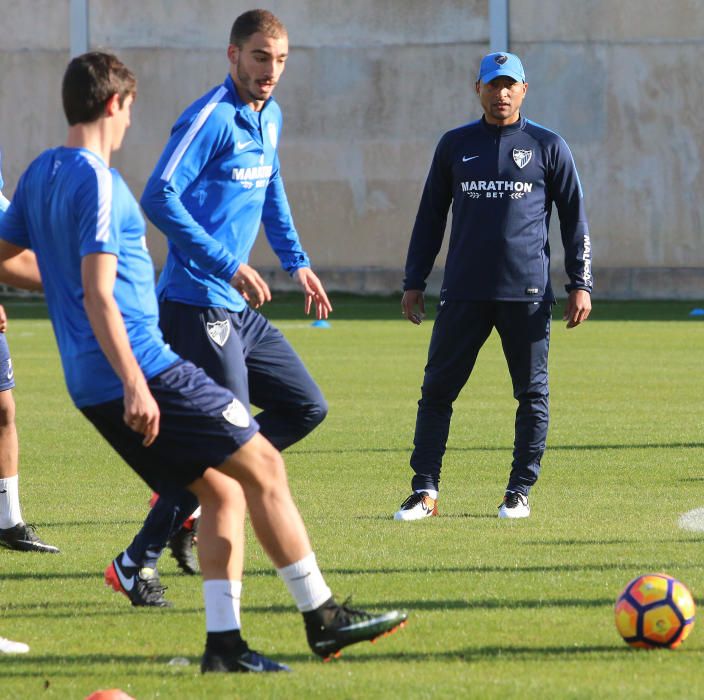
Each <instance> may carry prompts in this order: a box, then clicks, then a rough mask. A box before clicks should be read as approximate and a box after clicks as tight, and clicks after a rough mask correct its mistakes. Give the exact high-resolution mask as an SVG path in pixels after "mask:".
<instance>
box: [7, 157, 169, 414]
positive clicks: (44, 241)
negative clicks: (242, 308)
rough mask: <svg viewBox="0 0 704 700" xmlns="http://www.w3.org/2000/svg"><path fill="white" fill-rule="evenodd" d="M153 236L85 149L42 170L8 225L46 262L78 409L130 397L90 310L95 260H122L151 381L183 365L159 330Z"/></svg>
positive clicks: (112, 173)
mask: <svg viewBox="0 0 704 700" xmlns="http://www.w3.org/2000/svg"><path fill="white" fill-rule="evenodd" d="M144 234H145V223H144V219H143V217H142V215H141V213H140V211H139V206H138V205H137V202H136V200H135V198H134V197H133V196H132V194H131V192H130V191H129V189H128V187H127V185H126V184H125V182H124V180H123V179H122V178H121V177H120V174H119V173H118V172H117V171H116V170H114V169H110V168H108V167H107V166H106V165H105V163H104V162H103V160H102V159H101V158H100V157H99V156H97V155H95V154H94V153H92V152H91V151H88V150H86V149H82V148H65V147H59V148H55V149H51V150H48V151H45V152H44V153H43V154H42V155H40V156H39V157H38V158H37V159H36V160H34V162H32V164H31V165H30V166H29V168H28V169H27V170H26V172H25V173H24V174H23V175H22V177H21V178H20V181H19V183H18V185H17V190H16V191H15V194H14V196H13V197H12V201H11V203H10V206H9V208H8V210H7V211H6V212H5V216H4V217H3V219H2V221H0V238H2V239H4V240H6V241H9V242H10V243H13V244H14V245H17V246H20V247H22V248H31V249H32V250H33V251H34V253H35V254H36V256H37V263H38V265H39V271H40V272H41V276H42V283H43V286H44V292H45V294H46V299H47V304H48V307H49V315H50V317H51V321H52V325H53V327H54V333H55V334H56V340H57V344H58V346H59V353H60V354H61V361H62V364H63V368H64V374H65V377H66V384H67V387H68V390H69V393H70V395H71V398H72V399H73V401H74V403H75V404H76V406H78V407H79V408H81V407H83V406H91V405H96V404H100V403H104V402H106V401H110V400H113V399H117V398H119V397H121V396H122V395H123V389H122V382H121V381H120V379H119V377H118V376H117V374H116V373H115V371H114V370H113V369H112V367H111V366H110V363H109V362H108V360H107V358H106V357H105V355H104V354H103V351H102V350H101V349H100V346H99V344H98V341H97V339H96V337H95V335H94V333H93V330H92V328H91V325H90V321H89V320H88V316H87V315H86V312H85V309H84V306H83V296H84V295H83V285H82V281H81V260H82V258H83V257H84V256H86V255H90V254H92V253H107V254H110V255H115V256H116V257H117V279H116V281H115V289H114V296H115V301H116V302H117V305H118V307H119V309H120V312H121V313H122V317H123V319H124V322H125V326H126V328H127V335H128V337H129V341H130V345H131V346H132V351H133V352H134V355H135V357H136V359H137V362H138V363H139V366H140V367H141V369H142V371H143V372H144V375H145V377H146V378H147V379H150V378H152V377H153V376H155V375H157V374H159V373H160V372H162V371H164V370H165V369H166V368H168V367H169V366H171V365H172V364H173V363H174V362H176V361H177V360H178V356H177V355H176V354H175V353H174V352H173V351H172V350H171V349H170V348H169V346H168V345H167V344H166V343H165V342H164V340H163V337H162V335H161V331H160V330H159V325H158V309H157V301H156V294H155V290H154V267H153V264H152V261H151V258H150V257H149V253H148V251H147V248H146V243H145V235H144Z"/></svg>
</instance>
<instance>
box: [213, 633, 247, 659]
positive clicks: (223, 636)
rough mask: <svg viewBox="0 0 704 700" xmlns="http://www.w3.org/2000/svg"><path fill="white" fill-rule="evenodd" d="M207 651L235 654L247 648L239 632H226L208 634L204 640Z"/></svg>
mask: <svg viewBox="0 0 704 700" xmlns="http://www.w3.org/2000/svg"><path fill="white" fill-rule="evenodd" d="M205 645H206V646H207V647H208V649H212V650H214V651H218V652H221V653H223V654H232V653H234V654H237V653H239V652H241V651H244V650H245V649H246V648H247V643H246V642H245V641H244V639H242V634H241V633H240V630H226V631H225V632H208V636H207V637H206V639H205Z"/></svg>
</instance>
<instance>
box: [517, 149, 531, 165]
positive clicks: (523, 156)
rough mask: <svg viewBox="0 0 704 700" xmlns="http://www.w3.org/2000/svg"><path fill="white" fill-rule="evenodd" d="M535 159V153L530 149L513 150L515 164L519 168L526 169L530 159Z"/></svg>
mask: <svg viewBox="0 0 704 700" xmlns="http://www.w3.org/2000/svg"><path fill="white" fill-rule="evenodd" d="M532 157H533V151H531V149H530V148H514V149H513V162H514V163H515V164H516V165H517V166H518V167H519V168H525V167H526V165H528V163H530V159H531V158H532Z"/></svg>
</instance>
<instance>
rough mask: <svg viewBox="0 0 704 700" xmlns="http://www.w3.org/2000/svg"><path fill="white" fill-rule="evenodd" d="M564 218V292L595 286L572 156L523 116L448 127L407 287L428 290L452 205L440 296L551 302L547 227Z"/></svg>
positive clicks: (416, 231) (417, 230) (422, 211)
mask: <svg viewBox="0 0 704 700" xmlns="http://www.w3.org/2000/svg"><path fill="white" fill-rule="evenodd" d="M553 203H554V204H555V205H556V207H557V212H558V215H559V218H560V229H561V234H562V243H563V246H564V249H565V269H566V271H567V276H568V278H569V283H568V284H567V285H566V289H567V291H572V290H573V289H584V290H587V291H591V289H592V271H591V241H590V237H589V229H588V226H587V219H586V215H585V212H584V199H583V195H582V187H581V184H580V181H579V176H578V175H577V169H576V167H575V164H574V160H573V158H572V154H571V152H570V150H569V148H568V146H567V144H566V143H565V141H564V140H563V139H562V138H561V137H560V136H559V135H558V134H556V133H555V132H553V131H550V130H549V129H546V128H544V127H542V126H540V125H539V124H535V123H534V122H531V121H529V120H527V119H525V118H523V117H521V118H520V119H519V120H518V121H517V122H516V123H515V124H511V125H509V126H505V127H498V126H493V125H490V124H488V123H487V122H486V121H485V120H484V119H483V118H482V119H480V120H478V121H475V122H472V123H470V124H467V125H466V126H462V127H459V128H457V129H454V130H452V131H449V132H447V133H446V134H445V135H444V136H443V137H442V138H441V139H440V142H439V144H438V146H437V149H436V151H435V156H434V158H433V162H432V165H431V167H430V172H429V174H428V179H427V181H426V184H425V189H424V190H423V195H422V197H421V202H420V206H419V209H418V215H417V217H416V222H415V226H414V228H413V233H412V235H411V242H410V245H409V249H408V257H407V261H406V271H405V279H404V289H406V290H408V289H418V290H424V289H425V280H426V278H427V276H428V275H429V274H430V271H431V270H432V267H433V264H434V261H435V258H436V257H437V254H438V252H439V250H440V246H441V244H442V239H443V235H444V232H445V223H446V221H447V213H448V210H449V207H450V204H452V226H451V234H450V243H449V248H448V253H447V261H446V263H445V276H444V279H443V283H442V290H441V293H440V294H441V299H447V300H450V299H452V300H467V301H471V300H473V301H483V300H486V301H489V300H500V301H536V300H542V299H545V300H551V301H554V295H553V290H552V286H551V282H550V244H549V241H548V227H549V224H550V214H551V211H552V205H553Z"/></svg>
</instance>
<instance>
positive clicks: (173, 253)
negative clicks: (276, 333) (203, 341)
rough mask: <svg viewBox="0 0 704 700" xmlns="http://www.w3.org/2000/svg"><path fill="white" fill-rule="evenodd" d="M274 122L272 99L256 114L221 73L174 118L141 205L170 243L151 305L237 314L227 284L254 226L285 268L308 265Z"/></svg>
mask: <svg viewBox="0 0 704 700" xmlns="http://www.w3.org/2000/svg"><path fill="white" fill-rule="evenodd" d="M281 123H282V117H281V110H280V108H279V106H278V104H277V103H276V102H275V101H274V100H273V99H272V98H269V100H267V102H266V103H265V105H264V107H263V109H262V110H261V111H260V112H255V111H254V110H252V109H251V108H250V107H248V106H247V105H246V104H244V103H243V102H242V100H241V99H240V97H239V95H238V93H237V89H236V87H235V84H234V82H233V81H232V78H231V77H230V76H229V75H228V77H227V79H226V80H225V82H224V83H223V84H222V85H220V86H218V87H215V88H213V89H212V90H210V91H209V92H208V93H206V94H205V95H204V96H203V97H201V98H200V99H198V100H196V101H195V102H194V103H193V104H192V105H191V106H190V107H188V109H186V111H185V112H184V113H183V114H182V115H181V116H180V117H179V118H178V120H177V121H176V124H175V125H174V127H173V129H172V131H171V138H170V139H169V142H168V143H167V144H166V148H165V149H164V152H163V153H162V155H161V158H160V159H159V162H158V163H157V165H156V167H155V169H154V172H153V173H152V175H151V177H150V178H149V181H148V182H147V185H146V188H145V190H144V194H143V195H142V200H141V204H142V207H143V209H144V211H145V213H146V214H147V216H148V217H149V218H150V219H151V221H152V222H153V223H154V225H155V226H157V228H159V229H160V230H161V231H163V232H164V233H165V234H166V236H167V237H168V239H169V241H168V254H167V257H166V262H165V264H164V269H163V270H162V273H161V276H160V278H159V282H158V285H157V293H158V295H159V299H161V300H164V299H170V300H172V301H179V302H182V303H185V304H191V305H193V306H208V307H223V308H226V309H228V310H230V311H240V310H242V309H243V308H244V307H245V301H244V299H243V298H242V296H241V295H240V294H239V293H238V292H237V291H236V290H235V289H234V288H233V287H231V286H230V280H231V279H232V277H233V275H234V274H235V272H237V268H238V267H239V265H240V263H246V262H247V261H248V259H249V254H250V251H251V250H252V246H253V245H254V241H255V239H256V237H257V233H258V231H259V226H260V224H262V223H263V224H264V230H265V233H266V236H267V238H268V240H269V243H270V244H271V247H272V248H273V249H274V252H275V253H276V254H277V255H278V257H279V260H280V261H281V265H282V267H283V269H284V270H286V271H287V272H289V273H290V274H291V273H293V272H295V271H296V270H297V269H298V268H300V267H309V266H310V261H309V260H308V256H307V255H306V253H305V252H304V250H303V248H302V247H301V243H300V241H299V238H298V233H297V232H296V229H295V227H294V225H293V217H292V216H291V210H290V208H289V205H288V200H287V198H286V192H285V190H284V183H283V179H282V178H281V173H280V169H279V156H278V154H277V146H278V142H279V134H280V132H281Z"/></svg>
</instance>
